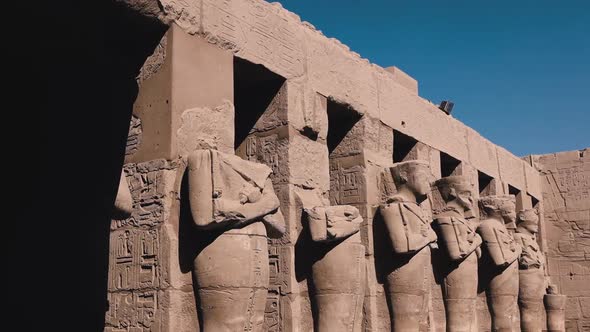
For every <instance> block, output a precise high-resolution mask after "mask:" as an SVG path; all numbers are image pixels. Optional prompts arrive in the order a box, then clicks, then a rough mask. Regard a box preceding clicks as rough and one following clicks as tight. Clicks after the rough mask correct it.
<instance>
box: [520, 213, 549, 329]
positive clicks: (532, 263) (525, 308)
mask: <svg viewBox="0 0 590 332" xmlns="http://www.w3.org/2000/svg"><path fill="white" fill-rule="evenodd" d="M538 232H539V217H538V216H537V211H536V210H535V209H526V210H522V211H520V212H518V214H517V228H516V233H515V234H514V239H515V240H516V242H517V243H518V244H519V245H520V247H521V249H522V252H521V254H520V257H519V259H518V267H519V280H518V284H519V291H518V306H519V309H520V328H521V330H522V331H524V332H540V331H542V330H543V325H544V323H543V309H544V308H543V296H544V295H545V289H546V288H547V282H546V280H545V278H546V277H545V268H544V266H545V257H544V255H543V252H542V251H541V248H540V247H539V244H538V243H537V233H538Z"/></svg>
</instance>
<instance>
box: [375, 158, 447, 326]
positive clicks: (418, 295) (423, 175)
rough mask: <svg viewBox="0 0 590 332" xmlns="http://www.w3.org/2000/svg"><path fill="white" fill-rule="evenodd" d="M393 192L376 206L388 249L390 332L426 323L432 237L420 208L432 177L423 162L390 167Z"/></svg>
mask: <svg viewBox="0 0 590 332" xmlns="http://www.w3.org/2000/svg"><path fill="white" fill-rule="evenodd" d="M390 171H391V173H392V176H393V180H394V183H395V185H396V187H397V193H396V195H395V196H393V197H389V198H388V199H387V200H386V201H385V202H384V203H382V204H381V206H380V213H381V216H382V218H383V222H384V223H385V227H386V229H387V233H388V234H389V239H390V244H391V247H392V258H391V259H392V260H393V261H394V262H395V263H392V264H391V268H392V269H391V271H389V270H388V271H387V272H388V274H387V276H386V280H387V288H386V290H387V295H388V297H389V305H390V316H391V329H392V331H410V330H419V329H420V326H421V324H424V321H426V320H427V315H428V309H427V308H428V301H429V297H430V283H431V278H432V265H431V263H430V260H431V258H430V248H431V246H430V245H431V244H432V243H435V242H436V234H435V233H434V231H433V230H432V228H431V226H430V222H431V220H430V219H428V218H427V217H426V216H425V213H424V212H423V211H422V208H421V207H420V205H419V204H420V203H421V202H422V201H424V200H425V199H426V197H427V194H428V193H429V191H430V183H429V179H430V178H431V176H432V174H431V173H430V167H429V165H428V164H427V163H425V162H420V161H406V162H401V163H398V164H395V165H394V166H393V167H392V168H391V170H390Z"/></svg>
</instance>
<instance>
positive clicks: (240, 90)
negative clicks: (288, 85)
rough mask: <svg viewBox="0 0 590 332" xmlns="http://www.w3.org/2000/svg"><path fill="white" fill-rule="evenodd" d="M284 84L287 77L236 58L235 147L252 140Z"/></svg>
mask: <svg viewBox="0 0 590 332" xmlns="http://www.w3.org/2000/svg"><path fill="white" fill-rule="evenodd" d="M284 83H285V78H284V77H282V76H280V75H278V74H275V73H273V72H272V71H270V70H269V69H267V68H266V67H264V66H263V65H258V64H255V63H252V62H249V61H247V60H244V59H240V58H238V57H234V106H235V141H234V148H237V147H239V146H240V144H242V142H243V141H244V140H245V139H246V137H248V134H250V132H251V131H252V130H253V129H254V126H255V125H256V123H257V121H258V120H259V119H260V117H261V116H262V115H263V114H264V112H265V111H266V109H267V108H268V106H269V105H270V103H271V101H272V100H273V98H274V97H275V96H276V95H277V93H278V92H279V90H280V89H281V87H282V86H283V84H284Z"/></svg>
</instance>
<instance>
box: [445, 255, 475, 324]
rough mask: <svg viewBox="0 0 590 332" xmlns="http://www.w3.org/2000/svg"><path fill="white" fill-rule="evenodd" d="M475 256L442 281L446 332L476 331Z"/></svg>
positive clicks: (464, 261) (470, 256)
mask: <svg viewBox="0 0 590 332" xmlns="http://www.w3.org/2000/svg"><path fill="white" fill-rule="evenodd" d="M477 281H478V280H477V255H476V254H475V253H472V254H471V255H469V256H467V258H465V259H464V260H463V261H462V262H460V263H459V265H458V266H457V267H456V268H454V269H452V270H451V271H450V272H449V273H448V274H447V275H446V276H445V278H444V281H443V297H444V303H445V315H446V319H447V329H446V330H447V331H448V332H475V331H477V328H478V326H477V313H476V306H477Z"/></svg>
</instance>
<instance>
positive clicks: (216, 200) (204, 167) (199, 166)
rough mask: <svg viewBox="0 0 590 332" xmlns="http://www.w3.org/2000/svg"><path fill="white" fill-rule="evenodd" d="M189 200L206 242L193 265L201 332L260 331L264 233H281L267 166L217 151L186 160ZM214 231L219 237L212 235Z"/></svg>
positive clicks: (263, 296)
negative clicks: (207, 239) (204, 232)
mask: <svg viewBox="0 0 590 332" xmlns="http://www.w3.org/2000/svg"><path fill="white" fill-rule="evenodd" d="M188 172H189V173H188V174H189V178H188V180H189V201H190V207H191V214H192V216H193V220H194V222H195V225H196V226H197V228H198V229H200V230H202V231H211V233H212V234H214V235H212V238H211V239H210V243H209V244H207V245H204V247H203V248H202V249H201V250H200V251H199V252H198V253H197V254H196V258H195V260H194V267H193V275H194V277H195V282H196V287H195V288H196V289H197V295H198V299H197V305H198V309H199V312H200V314H201V317H202V325H201V326H202V329H203V331H262V327H263V321H264V310H265V305H266V295H267V290H268V283H269V263H268V246H267V233H268V234H269V235H270V236H280V235H282V233H283V232H284V230H285V227H284V220H283V216H282V214H281V211H280V209H279V200H278V198H277V196H276V195H275V193H274V190H273V187H272V183H271V181H270V179H269V176H270V174H271V170H270V168H268V167H267V166H265V165H262V164H256V163H253V162H249V161H245V160H243V159H240V158H239V157H237V156H234V155H229V154H225V153H222V152H219V151H215V150H198V151H195V152H194V153H192V154H191V155H189V157H188ZM216 232H217V233H216Z"/></svg>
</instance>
